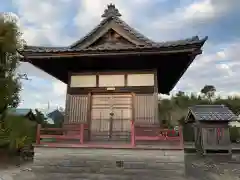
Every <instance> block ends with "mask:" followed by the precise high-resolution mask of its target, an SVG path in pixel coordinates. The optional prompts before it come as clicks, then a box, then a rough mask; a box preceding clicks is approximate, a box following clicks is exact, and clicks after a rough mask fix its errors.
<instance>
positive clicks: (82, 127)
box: [80, 123, 84, 144]
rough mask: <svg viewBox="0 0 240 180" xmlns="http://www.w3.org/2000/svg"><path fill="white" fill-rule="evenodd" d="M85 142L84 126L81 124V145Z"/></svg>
mask: <svg viewBox="0 0 240 180" xmlns="http://www.w3.org/2000/svg"><path fill="white" fill-rule="evenodd" d="M83 142H84V124H83V123H81V124H80V143H81V144H83Z"/></svg>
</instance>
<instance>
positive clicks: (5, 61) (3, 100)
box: [0, 14, 24, 114]
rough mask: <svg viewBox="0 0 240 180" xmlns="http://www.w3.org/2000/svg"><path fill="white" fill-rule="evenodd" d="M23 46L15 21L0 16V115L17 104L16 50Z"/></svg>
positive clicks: (18, 88)
mask: <svg viewBox="0 0 240 180" xmlns="http://www.w3.org/2000/svg"><path fill="white" fill-rule="evenodd" d="M23 44H24V43H23V40H22V39H21V33H20V31H19V28H18V26H17V21H16V19H14V18H13V17H11V16H9V15H6V14H2V15H0V114H2V113H3V112H4V111H5V110H6V109H7V108H8V107H17V106H18V104H19V91H20V90H21V84H20V81H19V79H20V77H18V76H17V75H16V72H15V71H16V68H17V67H18V65H19V59H20V55H19V54H18V50H19V49H21V48H22V47H23Z"/></svg>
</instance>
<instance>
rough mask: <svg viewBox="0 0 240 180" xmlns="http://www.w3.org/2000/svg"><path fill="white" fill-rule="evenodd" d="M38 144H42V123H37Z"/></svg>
mask: <svg viewBox="0 0 240 180" xmlns="http://www.w3.org/2000/svg"><path fill="white" fill-rule="evenodd" d="M36 133H37V134H36V144H40V134H41V124H38V125H37V132H36Z"/></svg>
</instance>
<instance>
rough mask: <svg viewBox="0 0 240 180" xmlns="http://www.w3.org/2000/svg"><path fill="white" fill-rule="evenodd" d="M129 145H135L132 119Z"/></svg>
mask: <svg viewBox="0 0 240 180" xmlns="http://www.w3.org/2000/svg"><path fill="white" fill-rule="evenodd" d="M131 145H132V146H133V147H135V146H136V140H135V126H134V121H133V120H132V121H131Z"/></svg>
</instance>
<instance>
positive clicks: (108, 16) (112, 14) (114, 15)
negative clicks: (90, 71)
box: [23, 4, 207, 53]
mask: <svg viewBox="0 0 240 180" xmlns="http://www.w3.org/2000/svg"><path fill="white" fill-rule="evenodd" d="M119 16H120V13H119V12H118V10H117V9H116V8H115V6H114V5H112V4H110V5H109V6H108V9H106V10H105V12H104V16H103V17H105V18H104V19H103V20H102V21H101V22H100V23H99V24H98V25H97V26H96V27H95V28H94V29H93V30H92V31H90V32H89V33H88V34H87V35H86V36H84V37H83V38H81V39H80V40H78V41H76V42H75V43H73V44H72V45H70V46H66V47H37V46H26V47H25V48H24V50H23V51H24V52H39V53H41V52H89V51H90V52H91V51H109V50H142V49H152V48H156V49H161V48H173V47H176V46H186V45H195V44H196V45H200V46H202V45H203V44H204V42H205V41H206V40H207V37H205V38H203V39H199V37H198V36H194V37H191V38H187V39H182V40H177V41H166V42H154V41H152V40H150V39H149V38H147V37H146V36H144V35H143V34H141V33H140V32H138V31H137V30H136V29H134V28H132V27H131V26H129V25H128V24H127V23H126V22H125V21H123V20H122V19H121V18H119ZM109 22H113V23H114V24H117V25H119V26H120V27H121V28H122V29H123V30H125V31H126V32H127V33H129V34H130V35H132V36H134V37H135V38H136V39H137V40H138V41H139V45H133V46H124V45H122V44H120V45H117V44H116V45H113V46H112V45H111V46H109V45H106V46H100V47H99V46H97V47H87V48H81V46H79V45H80V44H82V43H83V42H85V41H86V40H88V38H90V37H91V36H93V35H94V34H96V33H97V31H99V30H100V29H101V28H102V27H103V26H105V25H107V24H108V23H109Z"/></svg>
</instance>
